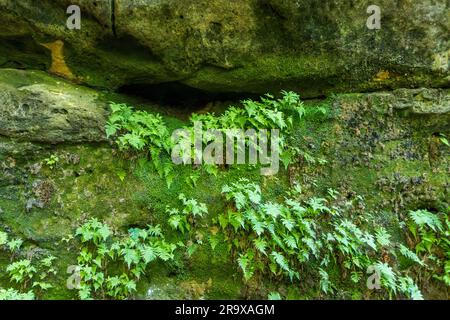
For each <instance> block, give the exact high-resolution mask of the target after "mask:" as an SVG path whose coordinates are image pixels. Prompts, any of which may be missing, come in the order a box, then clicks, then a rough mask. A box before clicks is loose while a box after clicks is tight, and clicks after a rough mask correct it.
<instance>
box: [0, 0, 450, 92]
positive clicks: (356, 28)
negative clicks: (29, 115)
mask: <svg viewBox="0 0 450 320" xmlns="http://www.w3.org/2000/svg"><path fill="white" fill-rule="evenodd" d="M70 4H78V5H80V7H81V10H82V28H81V30H68V29H67V28H66V19H67V18H68V14H66V9H67V7H68V6H69V5H70ZM368 5H369V4H368V3H366V2H363V1H356V2H344V1H336V0H324V1H320V2H315V1H314V2H313V1H307V0H295V1H294V0H240V1H229V0H184V1H172V0H160V1H148V0H132V1H130V0H98V1H90V0H77V1H75V0H70V1H68V0H43V1H40V2H39V10H37V9H36V4H35V2H34V1H31V0H0V21H1V22H2V26H4V27H3V28H2V30H0V66H3V67H14V68H34V69H41V70H50V71H51V72H53V73H55V74H59V75H62V76H65V77H67V78H69V79H72V80H75V81H79V82H82V83H86V84H89V85H94V86H100V87H107V88H113V89H115V88H118V87H121V86H123V85H128V84H147V85H152V84H158V83H166V82H178V83H183V84H185V85H188V86H191V87H195V88H199V89H204V90H208V91H215V92H217V91H225V92H255V93H264V92H267V91H270V90H272V91H278V90H279V89H280V88H283V89H294V90H296V91H299V92H301V93H302V95H303V96H319V95H323V94H328V93H330V92H336V91H346V92H349V91H359V92H361V91H368V90H375V89H382V88H398V87H419V86H424V87H443V86H448V85H449V84H450V70H449V66H450V64H449V55H450V37H449V34H450V19H449V14H450V3H449V1H448V0H424V1H407V0H401V1H391V0H380V1H378V2H377V5H378V6H379V7H380V9H381V17H382V20H381V29H379V30H369V29H368V28H367V26H366V20H367V18H368V17H369V16H370V14H369V13H367V7H368Z"/></svg>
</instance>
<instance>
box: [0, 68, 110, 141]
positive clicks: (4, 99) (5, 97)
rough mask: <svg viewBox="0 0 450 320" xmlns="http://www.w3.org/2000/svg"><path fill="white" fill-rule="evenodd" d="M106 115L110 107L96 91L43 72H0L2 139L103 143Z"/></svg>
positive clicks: (0, 125)
mask: <svg viewBox="0 0 450 320" xmlns="http://www.w3.org/2000/svg"><path fill="white" fill-rule="evenodd" d="M11 79H13V80H11ZM8 80H9V81H8ZM106 115H107V104H106V103H105V102H102V101H101V100H100V99H99V94H98V93H96V92H95V91H93V90H89V89H86V88H82V87H79V86H73V85H70V84H67V83H65V82H64V81H57V80H56V79H54V78H52V77H50V76H48V75H46V74H45V73H43V72H38V71H35V72H26V71H20V70H12V69H0V135H2V136H7V137H11V138H18V139H20V140H25V141H32V142H43V143H51V144H53V143H61V142H99V141H104V140H106V137H105V134H104V125H105V121H106V120H105V119H106Z"/></svg>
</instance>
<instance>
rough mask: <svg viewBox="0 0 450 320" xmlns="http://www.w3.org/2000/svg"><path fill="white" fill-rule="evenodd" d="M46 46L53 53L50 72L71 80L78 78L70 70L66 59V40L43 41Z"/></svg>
mask: <svg viewBox="0 0 450 320" xmlns="http://www.w3.org/2000/svg"><path fill="white" fill-rule="evenodd" d="M42 45H43V46H44V47H45V48H47V49H49V50H50V52H51V54H52V65H51V67H50V70H49V72H50V73H53V74H56V75H58V76H61V77H64V78H66V79H69V80H76V77H75V75H74V74H73V73H72V71H70V69H69V67H68V66H67V64H66V61H65V60H64V42H62V41H61V40H56V41H55V42H51V43H43V44H42Z"/></svg>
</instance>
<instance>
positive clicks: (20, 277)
mask: <svg viewBox="0 0 450 320" xmlns="http://www.w3.org/2000/svg"><path fill="white" fill-rule="evenodd" d="M22 244H23V241H22V240H21V239H18V238H16V239H11V240H9V241H8V235H7V233H5V232H3V231H0V249H3V250H5V251H7V252H8V253H9V254H10V256H11V263H10V264H9V265H8V266H7V267H6V270H5V271H6V273H7V274H8V277H9V280H10V284H11V285H13V286H15V287H14V288H8V289H6V290H5V289H2V288H0V300H10V299H11V300H16V299H18V300H32V299H34V297H36V296H37V297H38V298H39V297H40V296H41V295H42V293H43V292H44V291H47V290H49V289H51V288H52V287H53V286H52V284H50V280H51V278H52V277H54V276H56V274H57V271H56V269H55V268H54V266H53V262H54V260H55V259H56V257H54V256H52V255H45V256H44V257H40V259H33V261H32V258H30V259H20V260H14V259H15V258H16V257H17V254H18V251H19V249H20V247H21V246H22ZM35 260H37V261H35ZM18 290H21V291H18ZM26 290H28V291H27V292H25V291H26ZM33 290H34V291H33Z"/></svg>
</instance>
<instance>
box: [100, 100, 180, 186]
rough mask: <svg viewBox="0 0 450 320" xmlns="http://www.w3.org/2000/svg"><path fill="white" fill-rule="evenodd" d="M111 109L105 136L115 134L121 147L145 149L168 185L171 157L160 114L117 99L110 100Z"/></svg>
mask: <svg viewBox="0 0 450 320" xmlns="http://www.w3.org/2000/svg"><path fill="white" fill-rule="evenodd" d="M111 111H112V113H111V115H110V117H109V120H108V122H107V124H106V135H107V137H108V138H112V137H114V138H115V142H116V143H117V145H118V146H119V149H120V150H123V151H130V150H134V151H138V152H145V153H147V154H148V155H149V156H150V157H151V160H152V163H153V165H154V167H155V169H156V170H157V171H158V173H159V175H160V176H161V177H164V178H165V179H166V181H167V184H168V185H169V186H170V184H171V183H172V181H173V178H174V173H173V165H172V162H171V161H170V153H171V149H172V142H171V137H170V132H169V130H168V128H167V126H166V124H165V123H164V120H163V118H162V116H161V115H159V114H152V113H148V112H145V111H135V110H134V109H133V108H132V107H130V106H128V105H126V104H116V103H111Z"/></svg>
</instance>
